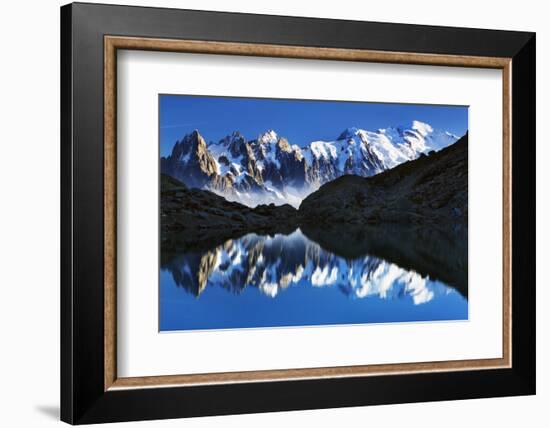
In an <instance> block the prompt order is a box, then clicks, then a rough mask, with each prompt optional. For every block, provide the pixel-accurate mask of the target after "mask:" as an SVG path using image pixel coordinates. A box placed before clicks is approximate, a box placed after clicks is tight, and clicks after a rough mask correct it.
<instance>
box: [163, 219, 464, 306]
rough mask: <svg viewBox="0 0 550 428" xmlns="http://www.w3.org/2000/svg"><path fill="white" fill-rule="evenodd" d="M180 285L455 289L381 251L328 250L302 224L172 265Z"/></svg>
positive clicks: (380, 293)
mask: <svg viewBox="0 0 550 428" xmlns="http://www.w3.org/2000/svg"><path fill="white" fill-rule="evenodd" d="M163 269H167V270H168V271H170V272H171V274H172V277H173V278H174V281H175V282H176V284H177V285H179V286H181V287H184V288H185V289H186V290H187V291H189V292H190V293H192V294H194V295H196V296H199V295H201V294H202V293H204V292H206V290H207V289H208V287H221V288H223V289H225V290H227V291H229V292H232V293H237V294H238V293H241V292H242V291H243V290H244V289H245V288H246V287H255V288H257V289H258V290H259V291H260V292H261V293H262V294H264V295H266V296H267V297H271V298H275V297H277V296H278V295H279V294H280V293H283V292H285V290H286V289H287V288H289V287H303V286H308V287H334V288H336V289H337V290H339V291H340V292H341V293H343V294H344V295H345V296H347V297H348V298H353V299H362V298H368V297H375V298H381V299H403V298H406V299H411V300H412V301H413V303H414V304H417V305H418V304H422V303H425V302H428V301H430V300H432V299H433V298H434V297H435V296H437V295H438V294H446V293H449V292H455V291H453V290H452V289H451V288H449V287H447V286H446V285H444V284H443V283H440V282H438V281H433V280H431V279H430V278H429V277H427V276H422V275H420V274H418V273H416V272H414V271H409V270H406V269H403V268H401V267H399V266H397V265H395V264H393V263H390V262H387V261H385V260H383V259H380V258H378V257H374V256H370V255H365V256H363V257H359V258H356V259H352V260H348V259H344V258H342V257H338V256H337V255H335V254H333V253H331V252H328V251H326V250H324V249H323V248H322V247H321V246H320V245H319V244H317V243H315V242H313V241H311V240H309V239H308V238H307V237H305V235H304V234H303V233H302V232H301V231H300V229H297V230H296V231H294V232H293V233H292V234H289V235H281V234H276V235H274V236H259V235H256V234H253V233H251V234H248V235H245V236H244V237H242V238H240V239H234V240H228V241H227V242H225V243H224V244H223V245H220V246H218V247H215V248H213V249H211V250H210V251H206V252H205V253H202V254H192V253H187V254H185V255H182V256H180V257H177V258H176V259H174V260H172V262H171V263H170V264H169V265H168V266H164V267H163Z"/></svg>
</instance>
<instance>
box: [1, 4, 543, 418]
mask: <svg viewBox="0 0 550 428" xmlns="http://www.w3.org/2000/svg"><path fill="white" fill-rule="evenodd" d="M120 1H121V2H122V0H120ZM103 3H116V2H112V1H108V0H107V1H105V0H104V1H103ZM124 3H126V4H135V5H147V6H169V7H181V8H190V9H209V10H220V11H222V10H223V11H234V12H252V13H267V14H281V15H297V16H312V17H323V18H343V19H358V20H369V21H389V22H405V23H412V24H437V25H451V26H463V27H485V28H496V29H507V30H529V31H536V32H537V45H538V46H537V55H538V58H537V76H538V81H537V85H538V95H537V122H538V123H539V126H538V129H537V141H538V144H537V158H538V159H537V178H538V186H537V199H538V203H537V230H538V233H537V236H538V239H537V250H538V251H537V264H538V266H539V269H538V272H537V284H538V286H537V296H538V304H537V321H538V330H537V340H538V351H537V359H538V394H537V396H534V397H514V398H499V399H485V400H467V401H461V402H443V403H420V404H406V405H398V406H378V407H365V408H351V409H329V410H316V411H301V412H285V413H272V414H263V415H244V416H225V417H216V418H198V419H188V420H172V421H155V422H143V423H139V424H140V425H141V426H158V427H172V426H179V427H181V426H184V427H210V426H213V425H215V426H217V427H243V428H245V427H256V426H259V425H260V426H263V427H279V426H285V425H287V426H314V425H317V426H326V427H332V426H346V427H354V426H357V427H363V426H366V425H367V424H368V425H371V426H382V425H383V426H388V427H391V426H398V425H406V426H407V427H410V428H412V427H417V426H418V427H422V428H429V427H441V426H445V427H446V428H451V427H460V428H464V427H469V426H483V425H491V426H499V427H500V428H505V427H517V426H522V425H528V426H532V427H538V426H548V422H549V420H550V416H548V413H547V411H546V410H547V409H546V408H545V407H546V406H548V405H549V404H550V368H549V367H548V361H549V358H550V352H549V351H550V347H549V344H550V334H549V333H550V328H549V323H550V316H549V314H548V312H544V310H545V308H544V303H545V299H546V298H550V291H549V290H548V287H547V285H548V279H547V278H545V277H543V268H544V264H545V262H547V261H548V259H549V258H550V252H549V251H548V248H547V247H546V246H545V245H544V243H545V241H546V240H547V239H550V234H549V232H550V227H549V224H548V221H545V219H548V218H550V201H549V197H548V196H549V192H548V188H547V186H548V183H550V168H548V167H547V166H546V164H545V161H544V160H545V159H548V158H550V146H549V144H548V142H547V141H546V138H547V136H546V135H543V129H544V123H545V122H543V120H544V119H545V118H548V117H549V115H550V108H549V104H548V101H547V99H548V98H549V96H550V93H549V89H550V82H549V79H548V76H550V64H549V54H548V52H550V28H549V27H548V23H547V18H548V12H547V11H546V10H545V4H544V2H541V1H534V0H524V1H521V2H518V1H514V2H511V1H506V0H500V1H498V2H497V1H491V2H480V1H479V0H462V1H460V2H442V1H440V0H416V1H410V0H395V1H390V0H388V1H386V2H359V1H357V0H339V1H338V2H327V1H325V2H320V1H319V0H317V1H315V2H313V1H311V2H306V1H303V2H297V1H295V0H277V1H275V2H266V3H262V2H257V1H256V2H253V1H245V0H231V1H227V0H226V1H224V0H188V1H183V0H181V1H178V0H172V1H170V0H148V1H125V2H124ZM61 4H63V2H61V1H58V0H42V1H39V0H36V1H31V0H27V1H25V2H16V1H11V2H4V3H3V4H2V6H1V9H0V11H1V12H0V32H1V35H2V37H1V39H0V40H1V43H2V49H1V51H0V52H1V56H0V58H1V65H0V118H1V121H0V183H1V184H0V189H1V201H2V204H1V205H0V260H1V263H0V273H1V276H0V278H1V280H0V286H1V287H2V294H1V299H0V326H1V327H0V328H1V336H0V337H1V339H0V409H1V411H0V424H1V425H2V426H6V427H19V426H21V427H33V428H34V427H37V428H38V427H43V426H54V425H56V424H59V421H58V418H59V416H58V414H59V332H58V331H59V6H60V5H61ZM545 405H546V406H545ZM125 426H128V427H130V426H138V423H133V424H126V425H125Z"/></svg>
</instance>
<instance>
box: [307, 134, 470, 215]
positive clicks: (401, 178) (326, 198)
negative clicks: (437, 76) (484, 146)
mask: <svg viewBox="0 0 550 428" xmlns="http://www.w3.org/2000/svg"><path fill="white" fill-rule="evenodd" d="M300 218H301V220H302V222H306V223H316V224H333V223H344V222H348V223H355V224H362V223H371V224H376V223H400V224H411V223H412V224H426V225H427V224H441V225H449V224H455V225H456V224H458V225H466V224H467V221H468V135H467V134H466V135H465V136H464V137H462V138H461V139H460V140H459V141H458V142H457V143H455V144H453V145H451V146H449V147H447V148H445V149H443V150H441V151H440V152H431V153H430V154H429V155H421V156H420V157H419V158H418V159H416V160H413V161H409V162H405V163H403V164H401V165H399V166H397V167H395V168H393V169H391V170H388V171H385V172H383V173H381V174H378V175H375V176H373V177H368V178H363V177H358V176H352V175H346V176H343V177H340V178H338V179H336V180H334V181H331V182H330V183H327V184H325V185H323V186H322V187H321V188H320V189H319V190H318V191H316V192H315V193H312V194H311V195H310V196H308V197H307V198H306V199H304V200H303V201H302V204H301V205H300Z"/></svg>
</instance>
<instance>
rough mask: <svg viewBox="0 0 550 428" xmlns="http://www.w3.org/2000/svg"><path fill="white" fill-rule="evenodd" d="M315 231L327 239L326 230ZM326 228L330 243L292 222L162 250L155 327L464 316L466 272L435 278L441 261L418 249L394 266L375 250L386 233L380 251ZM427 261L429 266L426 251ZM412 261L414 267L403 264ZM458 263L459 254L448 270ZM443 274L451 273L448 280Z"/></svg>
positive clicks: (401, 257)
mask: <svg viewBox="0 0 550 428" xmlns="http://www.w3.org/2000/svg"><path fill="white" fill-rule="evenodd" d="M323 232H326V233H323V234H322V235H323V236H324V237H325V238H327V237H329V239H330V237H331V235H330V231H323ZM312 235H315V231H313V232H311V231H310V235H309V236H312ZM334 235H335V236H333V239H334V240H335V242H334V243H333V244H334V245H333V247H334V249H335V250H334V252H333V251H331V250H329V249H327V248H330V247H331V245H330V244H328V245H327V243H324V244H325V245H323V246H321V245H320V244H319V243H317V242H315V241H314V240H313V239H310V238H309V237H308V235H307V230H306V234H304V232H302V230H301V229H299V228H298V229H296V230H295V231H294V232H292V233H290V234H275V235H272V236H269V235H257V234H254V233H251V234H247V235H245V236H242V237H240V238H237V239H229V240H226V241H225V242H223V243H219V244H217V245H214V246H213V247H212V248H210V249H203V248H196V249H187V250H186V251H183V252H180V253H177V252H175V253H169V252H165V253H163V254H162V266H161V275H160V278H161V301H160V324H161V325H160V329H161V330H163V331H166V330H189V329H190V330H193V329H212V328H217V329H223V328H247V327H278V326H305V325H327V324H357V323H377V322H404V321H435V320H457V319H467V317H468V302H467V298H466V296H467V284H466V285H465V284H462V283H461V282H463V281H464V278H467V272H466V274H459V275H454V276H450V277H449V278H445V274H443V275H441V276H443V278H436V276H439V275H438V272H437V268H438V267H439V268H441V266H440V265H439V266H438V267H436V266H434V270H433V271H432V270H430V269H429V267H428V268H426V266H424V265H423V264H422V263H423V261H422V260H426V257H421V258H420V259H415V256H410V255H403V254H401V255H400V254H396V256H395V258H396V259H397V260H400V261H402V264H401V265H400V264H397V263H394V262H392V261H389V260H386V259H385V258H383V257H382V256H381V255H380V254H374V252H378V253H382V254H383V253H384V249H385V250H387V244H388V242H389V241H390V240H389V239H386V237H387V236H389V235H388V234H385V233H384V234H383V235H382V238H381V239H382V241H383V245H381V246H380V245H379V247H380V249H381V250H382V251H381V252H380V251H378V247H377V246H376V242H377V241H376V239H373V240H371V242H374V243H375V244H374V246H372V248H365V249H363V248H355V247H354V242H353V238H352V237H351V236H350V237H346V236H345V234H342V233H335V234H334ZM369 235H370V234H369ZM390 235H391V234H390ZM353 236H355V237H356V239H357V234H356V233H354V234H353ZM339 238H340V239H339ZM405 238H406V237H405ZM378 239H380V237H378ZM346 241H347V242H346ZM360 241H361V242H369V239H365V237H360ZM339 246H343V248H345V250H347V251H340V250H338V248H339ZM400 247H403V242H401V246H400ZM405 247H406V246H405ZM368 250H373V251H374V252H373V253H371V252H369V251H368ZM337 253H338V254H337ZM416 253H418V252H417V251H415V255H416ZM435 258H437V257H435ZM427 260H429V262H428V266H429V264H430V263H431V261H432V260H430V258H429V257H428V258H427ZM436 261H437V260H436ZM437 262H438V263H439V262H440V261H437ZM415 263H416V264H418V266H419V268H418V270H415V269H413V268H412V267H411V266H409V265H411V264H415ZM454 263H455V264H456V260H454ZM463 264H464V265H466V263H463ZM426 269H427V270H426ZM461 270H463V269H462V264H461V263H459V266H458V267H457V266H455V269H454V271H458V272H459V273H461ZM442 272H444V273H448V272H453V269H451V268H449V267H446V268H444V269H443V270H442ZM455 273H456V272H455ZM443 280H448V281H454V282H455V284H453V285H454V287H453V286H450V285H449V284H447V283H445V282H443ZM466 281H467V280H466Z"/></svg>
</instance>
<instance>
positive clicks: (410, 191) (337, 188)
mask: <svg viewBox="0 0 550 428" xmlns="http://www.w3.org/2000/svg"><path fill="white" fill-rule="evenodd" d="M61 105H62V111H61V130H62V138H61V155H62V159H61V168H62V170H61V192H62V206H61V213H62V219H61V221H62V234H61V244H62V245H61V246H62V264H61V273H62V282H61V418H62V420H63V421H66V422H69V423H71V424H85V423H98V422H115V421H129V420H144V419H161V418H178V417H189V416H201V415H222V414H231V413H250V412H269V411H282V410H296V409H314V408H327V407H343V406H362V405H372V404H389V403H405V402H416V401H434V400H452V399H465V398H480V397H496V396H510V395H527V394H534V393H535V334H534V332H535V258H534V254H535V221H534V220H535V35H534V34H533V33H526V32H510V31H495V30H481V29H466V28H447V27H433V26H429V27H428V26H417V25H406V24H390V23H372V22H357V21H340V20H327V19H312V18H297V17H283V16H266V15H249V14H234V13H219V12H204V11H191V10H175V9H156V8H140V7H127V6H112V5H111V6H108V5H92V4H78V3H76V4H70V5H67V6H64V7H62V8H61Z"/></svg>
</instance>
